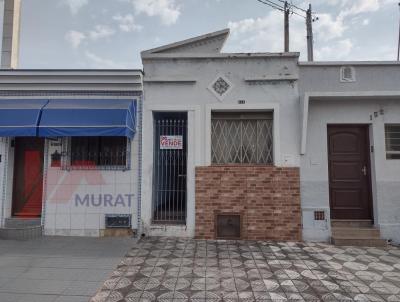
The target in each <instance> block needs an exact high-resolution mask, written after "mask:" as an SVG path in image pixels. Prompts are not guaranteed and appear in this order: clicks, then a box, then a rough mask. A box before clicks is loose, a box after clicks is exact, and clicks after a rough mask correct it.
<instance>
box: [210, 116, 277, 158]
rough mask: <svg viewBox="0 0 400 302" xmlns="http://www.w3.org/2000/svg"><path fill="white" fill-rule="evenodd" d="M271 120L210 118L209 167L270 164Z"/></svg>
mask: <svg viewBox="0 0 400 302" xmlns="http://www.w3.org/2000/svg"><path fill="white" fill-rule="evenodd" d="M272 142H273V137H272V120H271V119H237V118H213V119H212V125H211V146H212V147H211V160H212V163H213V164H272V163H273V143H272Z"/></svg>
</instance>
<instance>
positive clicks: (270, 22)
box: [225, 11, 353, 60]
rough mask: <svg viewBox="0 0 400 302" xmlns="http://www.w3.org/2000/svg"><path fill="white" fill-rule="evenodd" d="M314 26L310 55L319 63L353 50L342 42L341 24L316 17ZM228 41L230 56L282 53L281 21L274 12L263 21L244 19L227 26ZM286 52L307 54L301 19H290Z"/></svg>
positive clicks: (339, 57) (343, 27)
mask: <svg viewBox="0 0 400 302" xmlns="http://www.w3.org/2000/svg"><path fill="white" fill-rule="evenodd" d="M320 16H321V17H320V21H318V22H315V23H314V24H313V25H314V37H315V44H314V53H315V57H316V58H318V59H319V60H338V59H345V58H346V56H348V55H349V53H350V52H351V51H352V49H353V43H352V42H351V40H349V39H344V38H343V36H344V33H345V30H346V28H345V26H344V25H343V22H342V20H340V19H334V18H333V17H332V16H331V15H329V14H323V15H320ZM228 27H229V28H230V29H231V33H232V34H231V39H230V40H228V42H227V45H226V48H225V49H226V50H228V51H233V52H254V51H255V52H259V51H261V52H282V51H283V18H282V14H281V13H280V12H278V11H271V12H270V13H268V14H267V15H266V16H265V17H261V18H248V19H243V20H239V21H236V22H229V23H228ZM290 51H298V52H300V54H301V56H302V58H305V56H306V54H307V40H306V27H305V23H304V19H302V18H299V17H296V16H292V17H291V19H290Z"/></svg>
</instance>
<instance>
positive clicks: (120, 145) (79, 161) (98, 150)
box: [69, 136, 128, 169]
mask: <svg viewBox="0 0 400 302" xmlns="http://www.w3.org/2000/svg"><path fill="white" fill-rule="evenodd" d="M127 150H128V139H127V138H126V137H118V136H116V137H71V139H70V150H69V151H70V156H69V166H70V167H71V168H74V169H89V168H93V169H95V168H110V169H111V168H116V169H125V168H127Z"/></svg>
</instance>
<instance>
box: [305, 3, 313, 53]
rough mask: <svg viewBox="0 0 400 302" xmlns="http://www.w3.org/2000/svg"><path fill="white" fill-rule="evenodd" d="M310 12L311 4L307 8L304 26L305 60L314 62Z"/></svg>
mask: <svg viewBox="0 0 400 302" xmlns="http://www.w3.org/2000/svg"><path fill="white" fill-rule="evenodd" d="M312 21H313V20H312V11H311V4H310V5H309V7H308V10H307V13H306V26H307V58H308V61H314V41H313V30H312Z"/></svg>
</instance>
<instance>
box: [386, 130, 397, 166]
mask: <svg viewBox="0 0 400 302" xmlns="http://www.w3.org/2000/svg"><path fill="white" fill-rule="evenodd" d="M385 141H386V159H400V124H386V125H385Z"/></svg>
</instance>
